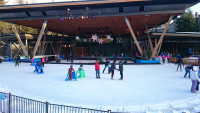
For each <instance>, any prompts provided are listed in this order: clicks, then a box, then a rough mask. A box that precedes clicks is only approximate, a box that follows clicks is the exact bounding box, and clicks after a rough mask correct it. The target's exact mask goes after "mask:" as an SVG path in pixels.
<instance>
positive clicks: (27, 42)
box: [26, 38, 28, 54]
mask: <svg viewBox="0 0 200 113" xmlns="http://www.w3.org/2000/svg"><path fill="white" fill-rule="evenodd" d="M26 52H27V54H28V39H27V38H26Z"/></svg>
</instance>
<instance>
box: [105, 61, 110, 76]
mask: <svg viewBox="0 0 200 113" xmlns="http://www.w3.org/2000/svg"><path fill="white" fill-rule="evenodd" d="M109 63H110V61H109V60H108V58H106V63H105V68H104V69H103V73H104V71H105V70H106V68H107V67H108V64H109ZM108 73H109V68H108Z"/></svg>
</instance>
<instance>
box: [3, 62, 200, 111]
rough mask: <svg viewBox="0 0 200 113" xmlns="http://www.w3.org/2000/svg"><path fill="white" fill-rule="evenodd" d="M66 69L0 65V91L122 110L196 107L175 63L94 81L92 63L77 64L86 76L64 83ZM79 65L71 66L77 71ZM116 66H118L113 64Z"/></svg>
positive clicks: (127, 68)
mask: <svg viewBox="0 0 200 113" xmlns="http://www.w3.org/2000/svg"><path fill="white" fill-rule="evenodd" d="M69 67H70V65H67V64H45V67H44V74H34V73H33V71H34V68H35V67H34V66H30V63H21V64H20V66H19V67H15V66H14V63H9V62H3V63H2V64H0V91H1V92H2V91H3V92H11V93H12V94H14V95H18V96H22V97H27V98H31V99H36V100H40V101H48V102H50V103H55V104H64V105H72V106H79V107H87V108H95V109H102V110H108V109H110V110H112V111H123V112H147V111H151V112H152V111H159V112H169V111H173V110H177V111H178V110H188V111H194V110H193V109H194V108H195V107H200V94H199V93H195V94H193V93H191V92H190V87H191V80H190V79H188V78H183V76H184V74H185V70H184V69H182V72H180V71H178V72H177V71H176V65H174V64H164V65H124V80H123V81H120V80H119V78H120V74H119V71H115V75H114V80H111V75H110V74H107V69H106V71H105V72H106V73H104V74H103V73H102V71H103V68H104V65H100V68H101V69H100V70H101V71H100V72H101V73H100V76H101V79H96V77H95V68H94V65H83V69H84V70H85V73H86V77H85V78H81V79H78V80H77V81H65V78H66V75H67V71H68V68H69ZM78 67H79V65H73V68H74V69H75V70H78ZM117 68H118V65H117Z"/></svg>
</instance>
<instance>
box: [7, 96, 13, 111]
mask: <svg viewBox="0 0 200 113" xmlns="http://www.w3.org/2000/svg"><path fill="white" fill-rule="evenodd" d="M11 96H12V94H11V93H8V113H11V109H12V100H11V99H12V97H11Z"/></svg>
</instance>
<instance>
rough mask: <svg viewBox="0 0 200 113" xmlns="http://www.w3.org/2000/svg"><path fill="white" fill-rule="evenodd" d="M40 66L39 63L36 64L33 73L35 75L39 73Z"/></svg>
mask: <svg viewBox="0 0 200 113" xmlns="http://www.w3.org/2000/svg"><path fill="white" fill-rule="evenodd" d="M39 65H40V64H39V63H37V62H36V63H35V70H34V71H33V73H35V72H37V73H38V67H39Z"/></svg>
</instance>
